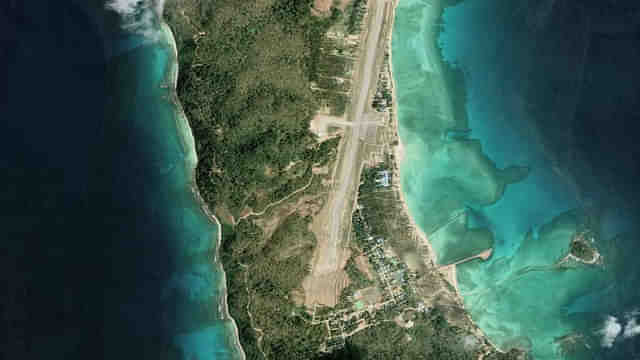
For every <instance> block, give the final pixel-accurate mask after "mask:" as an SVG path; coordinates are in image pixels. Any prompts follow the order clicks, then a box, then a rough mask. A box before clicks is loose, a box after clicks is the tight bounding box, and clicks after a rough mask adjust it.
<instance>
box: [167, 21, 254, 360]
mask: <svg viewBox="0 0 640 360" xmlns="http://www.w3.org/2000/svg"><path fill="white" fill-rule="evenodd" d="M160 20H161V27H162V31H163V33H164V34H165V36H166V40H167V42H168V43H169V45H170V46H171V48H172V49H173V58H172V59H171V60H172V64H171V73H170V75H169V76H171V83H172V84H171V87H169V91H170V93H171V98H172V99H173V103H174V105H175V107H176V108H175V110H176V115H177V116H176V122H178V121H179V119H183V120H184V125H185V129H184V130H186V131H187V133H184V134H183V133H180V134H179V136H180V137H181V140H183V141H185V143H184V144H183V145H184V146H185V148H188V149H189V150H190V151H191V152H192V154H193V156H194V159H192V160H193V161H192V164H191V163H189V166H190V168H191V169H190V172H191V174H190V183H191V184H190V190H191V193H192V195H193V197H194V199H195V200H196V201H197V202H198V204H199V205H200V209H201V210H202V212H203V213H204V214H205V215H206V217H207V218H208V219H209V221H211V222H212V223H213V224H215V225H216V226H217V229H218V230H217V232H216V233H217V236H216V249H215V253H214V256H213V264H216V265H217V266H216V267H217V268H218V270H219V273H220V274H222V277H221V279H220V284H218V285H221V288H222V289H221V290H222V295H221V296H220V300H221V302H220V303H219V304H218V313H219V314H220V315H221V320H222V321H223V322H226V321H230V324H231V327H232V328H233V329H232V330H233V332H234V336H233V339H232V342H233V346H234V348H235V349H234V350H235V351H236V352H237V353H238V354H240V359H242V360H245V359H246V354H245V352H244V349H243V348H242V345H241V343H240V336H239V332H238V324H237V323H236V321H235V319H233V317H231V315H230V314H229V305H228V303H227V275H226V273H225V271H224V268H223V266H222V263H221V262H219V261H218V253H219V252H220V246H221V244H222V225H221V224H220V221H219V220H218V218H217V217H216V216H215V215H214V214H213V213H212V212H211V211H210V210H209V207H208V206H207V203H206V202H205V201H204V199H203V198H202V196H201V195H200V191H199V190H198V184H197V183H196V181H195V170H196V166H197V164H198V157H197V154H196V151H195V143H194V139H193V131H192V130H191V126H190V125H189V121H188V120H187V116H186V114H185V113H184V110H183V109H182V104H181V103H180V100H179V98H178V93H177V85H178V71H179V62H178V48H177V46H176V41H175V37H174V36H173V31H172V30H171V28H170V27H169V25H168V24H167V23H166V22H165V21H164V19H162V18H161V19H160ZM178 128H180V126H178ZM185 136H186V137H187V138H188V139H185V138H184V137H185ZM233 355H234V354H233V353H232V356H233Z"/></svg>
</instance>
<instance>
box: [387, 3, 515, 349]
mask: <svg viewBox="0 0 640 360" xmlns="http://www.w3.org/2000/svg"><path fill="white" fill-rule="evenodd" d="M400 1H401V0H392V1H391V11H390V14H389V16H390V18H391V19H390V25H389V26H390V31H389V34H388V36H387V39H386V40H387V48H388V53H389V66H388V71H389V78H390V81H391V97H392V104H393V105H392V109H393V111H392V112H391V113H390V123H391V126H392V128H393V130H394V131H395V135H396V137H397V140H398V144H397V145H396V146H392V149H393V154H394V167H395V168H396V169H398V177H399V178H400V169H401V166H402V165H403V163H404V160H405V151H406V150H405V145H404V144H403V140H402V136H401V135H400V123H399V119H398V110H399V104H398V101H397V95H396V91H397V84H396V80H395V77H394V76H393V51H392V38H393V25H394V22H395V13H396V8H397V6H398V4H399V2H400ZM405 165H406V164H405ZM397 191H398V192H399V195H400V201H401V202H402V208H403V211H404V212H405V214H406V215H407V217H408V218H409V223H410V225H411V227H412V229H413V231H414V232H415V234H416V236H417V237H418V239H419V240H420V241H421V243H422V244H423V245H425V246H426V247H427V249H428V250H429V255H428V258H427V260H428V261H429V262H431V265H432V266H433V267H434V268H435V269H436V270H438V272H440V274H442V275H443V276H444V277H445V280H444V281H447V282H449V283H451V285H452V286H453V288H454V289H455V294H456V297H457V299H458V301H459V302H460V305H461V307H462V308H463V309H464V311H465V317H466V318H467V319H468V321H469V322H470V323H471V325H472V326H473V327H474V328H475V330H476V332H477V335H479V337H481V340H482V341H483V342H484V343H485V346H489V347H491V348H492V349H489V350H488V349H486V348H485V349H483V351H481V352H480V355H479V357H478V359H483V358H484V356H486V355H487V354H488V353H489V352H490V351H491V350H495V351H497V352H499V353H506V352H505V351H504V350H502V349H500V348H499V347H498V346H496V344H494V343H493V342H492V341H491V340H490V339H489V337H488V336H487V335H486V334H485V333H484V332H483V331H482V329H481V328H480V327H479V326H478V324H476V322H475V321H474V320H473V319H472V318H471V314H469V312H468V311H467V310H466V309H465V307H464V301H463V298H462V294H461V293H460V289H459V287H458V281H457V271H456V266H457V265H458V264H461V263H464V262H467V261H470V260H473V259H476V258H481V259H482V260H483V261H485V260H487V259H488V258H489V257H490V256H491V254H492V252H493V248H489V249H486V250H484V251H482V252H480V253H478V254H476V255H473V256H471V257H468V258H466V259H463V260H461V261H459V262H456V263H454V264H450V265H446V266H442V267H441V266H439V265H438V263H437V256H436V252H435V250H434V249H433V246H432V244H431V242H430V241H429V239H428V237H427V234H426V233H425V232H424V231H423V230H422V229H421V228H420V227H419V226H418V224H417V223H416V221H415V219H414V217H413V216H412V214H411V211H410V210H409V205H408V202H407V199H406V196H405V194H404V191H403V190H402V181H400V182H399V185H398V187H397Z"/></svg>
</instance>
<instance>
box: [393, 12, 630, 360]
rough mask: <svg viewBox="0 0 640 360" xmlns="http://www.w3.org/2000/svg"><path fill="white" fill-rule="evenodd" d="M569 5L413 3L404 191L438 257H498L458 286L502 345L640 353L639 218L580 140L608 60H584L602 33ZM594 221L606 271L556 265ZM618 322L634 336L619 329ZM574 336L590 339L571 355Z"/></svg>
mask: <svg viewBox="0 0 640 360" xmlns="http://www.w3.org/2000/svg"><path fill="white" fill-rule="evenodd" d="M453 3H458V4H457V5H454V4H453ZM441 5H454V6H451V7H448V8H446V10H444V11H443V12H442V11H441V8H440V6H441ZM567 6H568V5H567ZM567 6H563V7H560V6H556V7H554V6H553V3H552V2H544V1H543V2H530V1H514V2H500V1H490V0H467V1H456V2H446V1H443V2H439V1H426V0H425V1H421V0H414V1H401V2H400V3H399V6H398V9H397V13H396V22H395V28H394V38H393V49H392V51H393V71H394V78H395V80H396V85H397V96H398V117H399V123H400V135H401V138H402V141H403V144H404V145H405V149H406V157H405V159H406V160H405V162H404V164H403V165H402V174H401V181H402V186H403V191H405V193H406V195H407V199H408V202H409V207H410V210H411V213H412V216H413V217H414V218H415V219H416V222H417V223H418V225H419V226H420V227H421V228H422V229H423V230H425V232H426V233H427V235H428V237H429V239H430V241H431V242H432V244H433V245H434V248H435V250H436V252H437V255H438V256H437V257H438V262H439V263H441V264H447V263H451V262H455V261H456V260H458V259H461V258H464V257H467V256H471V255H473V254H476V253H478V252H479V251H480V250H482V249H486V248H488V247H493V249H494V253H493V255H492V257H491V258H490V259H489V260H488V261H486V262H481V261H479V260H475V261H472V262H470V263H466V264H464V265H461V266H458V281H459V285H460V289H461V291H462V295H463V299H464V302H465V305H466V307H467V309H468V310H469V311H470V313H471V315H472V317H473V319H474V320H475V321H476V322H477V323H478V324H479V325H480V327H481V328H482V329H483V331H484V332H485V333H486V334H487V335H488V336H489V338H490V339H491V340H492V341H493V342H494V343H496V344H497V345H498V346H500V347H502V348H509V347H514V346H516V347H521V348H525V349H528V350H530V351H531V352H532V354H533V355H534V357H535V358H536V359H557V358H560V357H563V356H564V357H566V358H576V359H591V358H605V359H606V358H610V359H617V358H627V357H628V356H629V354H632V353H633V351H635V350H633V349H636V347H637V340H636V339H635V338H634V337H633V336H632V334H634V333H633V331H632V329H633V324H634V322H633V321H632V319H633V318H634V316H636V315H633V311H634V309H635V308H636V307H637V306H638V293H637V291H634V290H632V289H637V288H638V286H639V285H640V283H639V282H638V281H639V274H640V268H639V267H638V265H637V264H636V262H635V261H634V260H633V255H632V254H633V253H634V252H635V251H637V250H636V249H638V248H639V246H640V245H639V244H638V243H637V241H636V240H635V237H634V236H633V234H635V233H636V232H635V230H636V229H635V228H634V227H633V225H632V224H633V223H634V220H633V219H635V218H636V214H637V213H638V211H637V209H636V208H633V207H632V206H627V204H625V202H623V201H620V199H622V196H620V193H619V192H614V191H612V190H614V189H617V184H616V183H613V184H612V185H613V187H604V186H602V184H603V182H604V180H602V179H604V178H605V177H607V176H608V174H604V173H603V174H600V173H598V171H597V170H598V169H599V168H598V167H597V166H595V165H594V163H588V162H587V161H581V159H582V157H587V156H588V154H587V151H583V150H584V149H581V148H580V147H579V146H578V145H580V144H577V145H576V146H575V147H571V143H570V142H571V141H572V139H575V138H578V139H580V138H581V135H580V134H579V133H578V134H577V135H572V134H568V135H567V134H566V133H567V131H566V130H567V129H570V130H572V131H573V132H574V133H576V132H577V131H576V129H578V130H580V126H579V125H578V126H577V127H576V123H577V122H578V121H581V120H580V118H578V117H575V118H574V116H575V115H576V114H580V113H582V112H588V110H586V107H587V106H588V105H589V104H588V103H586V102H585V101H583V100H582V99H581V96H585V95H584V94H583V93H581V92H580V91H578V90H580V89H582V87H581V86H582V85H581V84H582V81H584V78H585V77H586V75H584V76H583V73H582V72H581V71H582V70H584V73H589V70H590V68H591V67H592V65H593V62H594V60H591V58H590V57H589V56H585V53H587V54H588V46H587V45H588V44H590V43H592V42H593V41H594V40H592V39H590V38H589V37H588V36H584V33H585V32H584V30H585V28H586V27H587V26H590V25H589V24H587V22H585V21H584V17H580V16H579V15H581V14H585V13H587V12H588V9H587V10H584V9H583V10H584V11H585V12H584V13H581V12H579V11H578V12H574V17H576V14H577V15H578V16H577V17H576V18H575V19H574V20H573V21H572V22H570V23H569V24H567V25H566V26H565V27H563V28H562V26H561V25H562V24H563V21H564V20H566V19H567V18H568V15H567V13H569V12H570V10H572V9H570V8H567ZM442 13H444V14H443V17H442V18H440V20H438V18H439V16H440V15H441V14H442ZM591 19H592V20H593V19H597V17H591ZM436 24H438V25H436ZM559 24H560V25H559ZM590 24H593V23H590ZM560 28H562V29H563V31H559V29H560ZM618 30H619V29H618ZM554 36H555V37H554ZM626 46H627V48H628V46H629V44H628V43H627V44H626ZM549 58H552V59H555V60H553V65H555V66H556V67H555V68H553V67H549V66H550V65H552V64H551V63H550V61H551V60H549ZM593 67H594V68H595V66H593ZM569 69H573V71H568V70H569ZM585 69H586V70H585ZM594 71H595V70H594ZM603 71H604V70H603ZM549 84H551V85H549ZM553 86H555V88H556V89H557V90H556V93H555V96H548V94H549V87H553ZM603 86H604V84H603ZM576 89H577V90H576ZM549 119H551V120H549ZM584 121H586V120H584ZM578 124H579V123H578ZM452 130H453V131H452ZM452 133H453V134H456V133H457V134H462V136H451V134H452ZM558 134H560V135H558ZM572 136H573V137H572ZM567 140H568V141H569V143H570V144H569V145H567ZM567 149H569V150H572V151H568V152H567ZM581 151H583V152H581ZM567 154H569V155H571V156H573V157H572V158H571V157H567ZM611 156H616V155H615V154H612V155H611ZM609 161H611V160H609ZM523 174H524V175H523ZM586 223H588V224H589V226H590V227H591V228H592V229H593V230H595V231H597V232H598V234H599V236H598V239H597V243H596V246H597V248H598V250H599V251H600V253H601V254H602V255H603V256H604V261H605V265H604V266H597V267H588V266H582V265H580V266H577V267H576V268H572V269H560V268H558V267H557V266H554V264H556V263H557V262H558V260H560V259H561V258H562V257H564V255H566V253H567V250H568V245H569V240H570V239H571V237H572V236H573V234H575V232H576V231H577V230H578V229H581V228H582V227H584V226H585V224H586ZM443 224H444V225H443ZM609 316H614V317H615V319H616V321H617V322H618V323H619V324H620V329H618V328H617V327H616V326H613V327H612V326H608V327H607V325H611V321H610V319H611V318H609ZM608 319H609V320H608ZM625 333H626V334H627V335H628V336H625ZM566 335H579V336H580V337H574V338H573V339H578V341H576V342H575V343H573V344H572V346H569V343H570V342H569V341H562V340H561V339H562V337H563V336H566ZM564 339H565V340H566V339H567V338H564ZM610 339H613V340H611V341H609V340H610ZM585 345H587V346H588V347H589V349H587V347H586V346H585ZM609 345H611V346H609ZM568 350H571V351H568Z"/></svg>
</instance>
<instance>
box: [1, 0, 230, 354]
mask: <svg viewBox="0 0 640 360" xmlns="http://www.w3.org/2000/svg"><path fill="white" fill-rule="evenodd" d="M141 4H142V3H141ZM147 11H151V10H149V9H142V10H140V12H139V13H137V15H136V16H135V17H134V20H136V21H137V20H139V19H143V20H144V19H147V18H145V17H144V16H142V15H141V14H144V13H145V12H147ZM148 19H150V20H149V22H147V23H143V24H141V25H140V26H136V27H134V28H131V27H128V28H126V27H125V25H126V24H124V21H125V19H124V18H123V16H121V14H118V13H116V12H115V11H111V10H108V9H105V4H104V3H103V2H102V1H93V2H91V1H87V2H84V1H71V0H60V1H55V2H47V1H30V0H27V1H8V2H3V3H2V4H0V39H2V44H3V46H2V52H1V53H0V56H1V57H0V64H2V68H3V71H2V72H0V74H2V77H1V80H2V83H3V85H4V87H3V89H4V91H2V94H1V96H2V97H1V101H0V113H1V114H2V115H1V116H0V117H1V119H2V121H1V122H0V169H1V170H0V201H1V202H2V215H1V217H0V219H1V223H0V228H1V229H2V230H1V231H2V234H1V235H0V238H1V239H2V255H0V256H1V259H2V260H1V261H0V271H2V273H3V275H4V277H3V278H6V279H7V280H6V286H4V284H3V296H2V309H3V311H2V312H3V321H4V325H5V328H6V329H8V334H9V338H8V339H9V341H8V343H7V344H6V345H5V344H4V343H3V345H2V352H3V353H4V354H5V355H6V356H5V358H7V359H43V358H53V359H76V358H77V359H94V358H105V359H232V358H237V357H238V356H239V353H238V351H237V349H236V348H234V326H233V323H232V321H231V320H230V319H229V318H228V317H226V316H225V311H224V300H225V289H224V286H225V285H224V276H223V272H222V269H221V266H220V264H219V263H218V262H216V259H215V254H216V246H217V236H218V231H219V229H218V226H217V224H216V223H215V221H214V220H213V219H212V218H209V217H208V216H207V215H206V214H205V213H204V212H203V209H202V207H201V204H200V203H199V202H198V201H197V199H196V197H195V196H194V194H193V193H192V191H191V186H192V171H193V167H194V166H195V161H196V157H195V152H194V149H193V139H192V138H190V136H191V135H190V132H189V129H188V126H187V124H186V120H185V119H184V118H183V117H181V116H180V111H179V110H180V109H179V105H178V103H177V99H176V97H175V94H174V92H173V91H172V86H173V84H172V81H173V80H172V76H173V72H172V71H173V69H174V68H173V65H174V63H175V57H174V54H173V49H172V48H171V46H170V42H169V39H168V37H167V34H166V33H164V32H163V31H162V28H161V25H160V21H159V17H157V16H156V17H150V18H148ZM142 30H144V31H142Z"/></svg>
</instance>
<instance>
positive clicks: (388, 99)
mask: <svg viewBox="0 0 640 360" xmlns="http://www.w3.org/2000/svg"><path fill="white" fill-rule="evenodd" d="M390 73H391V72H390V71H389V52H388V51H387V52H385V55H384V63H383V64H382V71H380V73H379V74H378V82H377V84H376V93H375V94H374V95H373V101H372V102H371V107H373V108H374V109H375V110H376V111H377V112H385V111H388V110H389V108H391V105H392V103H393V96H392V95H391V92H392V88H391V79H389V74H390Z"/></svg>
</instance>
